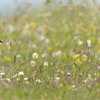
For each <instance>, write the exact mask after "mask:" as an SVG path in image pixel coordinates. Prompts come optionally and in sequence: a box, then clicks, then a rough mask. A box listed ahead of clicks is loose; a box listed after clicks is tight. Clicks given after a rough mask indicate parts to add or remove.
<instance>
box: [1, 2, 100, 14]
mask: <svg viewBox="0 0 100 100" xmlns="http://www.w3.org/2000/svg"><path fill="white" fill-rule="evenodd" d="M26 1H27V2H30V3H31V4H32V6H33V7H35V8H38V7H44V2H45V0H0V15H2V14H4V15H5V14H6V15H8V14H9V13H11V12H14V11H15V10H16V8H17V7H18V6H19V5H22V4H24V3H25V2H26ZM59 1H63V3H66V2H67V0H54V2H55V3H56V4H57V2H59ZM80 1H82V0H75V2H80ZM91 1H92V0H88V2H90V3H91ZM97 2H98V3H100V0H97Z"/></svg>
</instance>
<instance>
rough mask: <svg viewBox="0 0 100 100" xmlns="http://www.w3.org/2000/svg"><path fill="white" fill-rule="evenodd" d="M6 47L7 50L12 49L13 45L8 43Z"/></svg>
mask: <svg viewBox="0 0 100 100" xmlns="http://www.w3.org/2000/svg"><path fill="white" fill-rule="evenodd" d="M6 46H7V50H10V49H11V44H10V43H9V42H7V43H6Z"/></svg>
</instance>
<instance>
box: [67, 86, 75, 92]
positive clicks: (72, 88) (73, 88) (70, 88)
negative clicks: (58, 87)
mask: <svg viewBox="0 0 100 100" xmlns="http://www.w3.org/2000/svg"><path fill="white" fill-rule="evenodd" d="M68 90H70V91H76V90H77V88H76V86H75V85H72V86H69V87H68Z"/></svg>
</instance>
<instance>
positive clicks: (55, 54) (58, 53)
mask: <svg viewBox="0 0 100 100" xmlns="http://www.w3.org/2000/svg"><path fill="white" fill-rule="evenodd" d="M52 55H53V57H56V56H61V55H62V51H61V50H58V51H57V52H54V53H53V54H52Z"/></svg>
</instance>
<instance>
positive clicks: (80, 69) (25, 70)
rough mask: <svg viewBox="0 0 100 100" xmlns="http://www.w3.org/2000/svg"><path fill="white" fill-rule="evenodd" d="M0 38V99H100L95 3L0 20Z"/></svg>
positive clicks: (99, 21)
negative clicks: (93, 4) (0, 41)
mask: <svg viewBox="0 0 100 100" xmlns="http://www.w3.org/2000/svg"><path fill="white" fill-rule="evenodd" d="M0 39H1V40H2V41H3V43H0V100H100V7H99V6H90V5H86V4H83V5H82V4H80V5H73V4H72V5H67V6H57V7H55V8H54V9H50V8H48V9H47V10H44V11H38V12H34V14H27V13H25V14H23V15H22V16H19V17H15V16H12V17H11V18H9V19H0Z"/></svg>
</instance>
